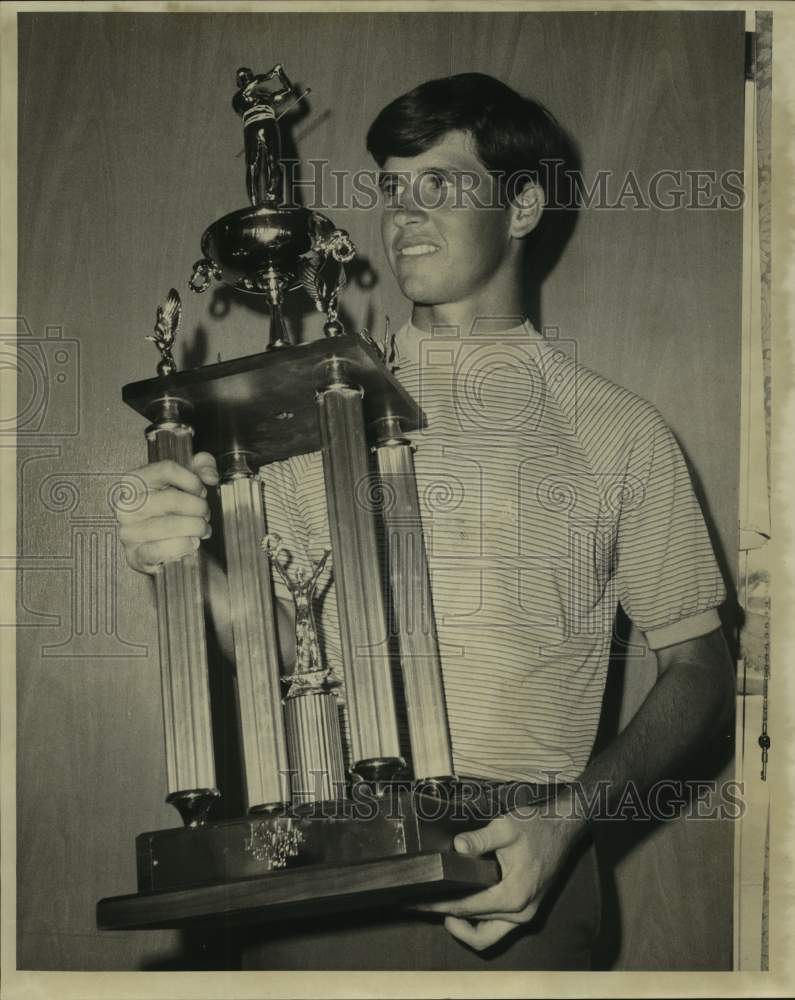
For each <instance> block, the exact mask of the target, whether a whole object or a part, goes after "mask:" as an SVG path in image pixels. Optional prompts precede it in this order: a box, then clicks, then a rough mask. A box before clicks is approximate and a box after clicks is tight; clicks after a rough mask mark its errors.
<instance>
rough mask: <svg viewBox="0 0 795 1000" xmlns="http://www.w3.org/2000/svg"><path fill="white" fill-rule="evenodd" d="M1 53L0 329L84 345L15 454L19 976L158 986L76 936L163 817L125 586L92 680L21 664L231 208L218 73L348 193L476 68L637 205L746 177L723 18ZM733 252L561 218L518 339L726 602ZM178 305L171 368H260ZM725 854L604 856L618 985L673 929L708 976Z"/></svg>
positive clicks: (152, 672)
mask: <svg viewBox="0 0 795 1000" xmlns="http://www.w3.org/2000/svg"><path fill="white" fill-rule="evenodd" d="M19 29H20V32H19V33H20V49H19V50H20V74H21V76H20V90H19V157H20V169H19V219H18V223H19V302H20V312H21V313H22V314H24V316H25V317H26V319H27V321H28V322H29V323H30V326H31V329H32V330H33V332H34V334H35V336H36V337H39V338H43V337H44V332H45V328H46V327H47V326H48V325H56V326H57V325H60V326H61V327H62V328H63V337H64V338H66V339H68V340H70V350H73V349H76V348H79V380H78V383H77V384H78V385H79V388H80V390H81V393H82V394H81V397H80V403H79V405H78V404H77V403H75V404H74V406H75V407H76V410H77V416H78V418H79V427H78V431H79V433H77V434H75V435H73V436H60V435H59V434H58V433H57V431H58V430H59V428H56V433H55V434H52V435H49V436H47V435H39V436H38V437H36V436H33V437H29V438H27V439H26V443H25V446H24V447H22V448H20V476H19V482H20V539H19V545H20V553H21V556H22V565H23V567H25V568H24V570H23V572H22V573H21V575H20V583H19V592H20V601H21V605H22V606H21V608H20V622H21V623H26V624H23V627H21V628H20V629H19V631H18V642H19V680H18V699H19V702H18V780H19V797H18V827H19V844H18V879H19V889H20V892H19V912H18V926H17V933H18V942H19V964H20V966H22V967H25V968H41V969H44V968H86V969H88V968H95V969H111V968H129V969H135V968H140V967H144V966H146V967H156V966H157V965H158V963H159V962H167V961H169V960H171V959H172V958H173V956H174V954H175V952H176V951H177V950H178V947H179V939H178V938H177V936H176V935H175V934H174V933H173V932H168V931H158V932H145V933H118V934H116V933H114V934H111V935H109V936H103V935H101V934H100V933H99V932H98V931H96V929H95V927H94V904H95V902H96V900H97V899H98V898H100V897H101V896H106V895H108V894H113V893H123V892H126V891H129V890H130V888H131V887H132V886H133V885H134V884H135V852H134V847H133V842H134V836H135V835H136V834H137V833H138V832H140V831H142V830H146V829H158V828H162V827H166V826H169V825H173V824H174V816H173V810H172V809H171V808H170V807H167V806H165V805H164V804H163V798H164V795H165V764H164V759H163V749H162V717H161V709H160V696H159V690H158V662H157V652H156V640H155V636H156V624H155V613H154V606H153V602H152V596H151V591H150V581H148V580H145V579H143V578H141V577H138V576H135V575H134V574H132V573H130V572H129V571H127V570H126V568H125V567H124V566H123V565H122V561H123V560H122V559H121V557H119V556H115V558H117V559H118V560H119V562H118V565H115V566H114V567H113V568H114V570H115V572H114V573H113V574H112V577H113V579H112V586H113V587H114V588H115V590H114V593H115V596H116V606H117V608H118V615H117V620H116V623H115V635H116V638H117V639H118V643H117V644H116V646H115V647H114V651H113V653H112V655H108V654H107V650H106V647H105V646H102V647H100V646H98V645H95V646H89V647H87V648H86V649H85V652H84V655H82V656H81V657H79V658H75V657H65V656H62V655H60V654H57V653H55V650H54V649H50V650H49V651H47V650H45V648H44V647H46V646H48V645H53V646H54V645H56V644H58V643H63V642H66V641H67V640H68V639H69V638H70V636H71V634H72V631H73V622H72V620H71V612H70V607H71V597H70V594H71V588H72V587H73V585H74V584H73V571H74V559H73V555H72V552H71V547H70V546H71V541H70V539H71V531H72V530H73V528H74V518H75V517H83V516H84V517H88V518H93V519H95V520H96V519H100V518H102V517H107V516H108V513H109V512H108V509H107V504H106V502H105V499H104V494H105V487H106V486H107V484H108V482H109V480H111V479H112V478H113V477H115V476H118V475H119V474H120V473H122V472H124V471H126V470H128V469H131V468H134V467H136V466H137V465H139V464H140V463H141V462H142V461H143V460H144V453H143V449H142V446H141V431H142V429H143V420H142V419H141V420H138V419H137V418H136V417H135V416H134V415H133V414H131V413H130V412H129V411H128V410H127V408H126V407H124V406H123V404H122V403H121V400H120V387H121V385H122V384H123V383H125V382H127V381H131V380H133V379H136V378H145V377H149V376H151V375H153V374H154V366H155V363H156V360H157V358H156V352H155V351H154V349H153V348H152V346H151V345H147V344H146V343H145V342H144V341H143V336H144V335H145V334H147V333H149V332H151V329H152V326H153V323H154V318H155V307H156V305H157V303H158V302H160V301H161V300H162V297H163V295H164V293H165V292H166V291H167V289H168V288H169V287H171V286H172V285H173V286H175V287H178V288H180V289H181V290H184V288H185V285H184V282H186V281H187V278H188V275H189V273H190V269H191V265H192V263H193V261H194V260H196V259H197V258H198V256H199V255H200V254H199V239H200V235H201V233H202V231H203V229H204V227H205V226H206V225H207V224H209V223H210V222H211V221H212V220H214V219H216V218H218V217H219V216H220V215H222V214H223V213H225V212H227V211H231V210H234V209H236V208H239V207H241V206H242V205H243V204H244V203H245V188H244V181H243V161H242V157H240V156H239V155H238V154H239V152H240V150H241V149H242V130H241V127H240V122H239V120H238V119H237V116H236V115H234V113H233V112H232V111H231V108H230V106H229V102H230V99H231V96H232V93H233V91H234V89H235V87H234V74H235V70H236V69H237V67H238V66H241V65H249V66H252V67H253V68H255V69H256V70H261V69H266V68H268V67H269V66H270V65H271V64H272V63H273V62H276V61H277V60H278V61H281V62H283V63H284V65H285V66H286V68H287V71H288V73H289V74H290V76H291V77H292V79H293V80H295V81H296V82H297V83H298V84H302V85H308V86H311V87H312V88H313V93H312V95H310V98H309V100H308V103H307V113H306V114H305V116H304V117H301V118H300V119H299V120H297V121H296V124H295V127H294V129H293V131H292V135H293V136H294V138H295V149H296V151H297V152H298V154H300V157H301V159H302V160H303V161H304V164H305V165H306V163H307V162H308V161H309V160H310V159H312V158H321V157H322V158H326V159H328V161H329V164H330V166H331V167H333V168H334V169H339V170H348V171H350V170H355V169H358V168H360V167H368V168H369V167H370V166H371V164H369V162H368V159H367V156H366V152H365V148H364V134H365V132H366V128H367V126H368V124H369V122H370V121H371V119H372V117H373V116H374V114H375V113H376V112H377V111H378V110H379V109H380V107H381V106H382V105H383V104H384V103H385V102H386V101H387V100H389V99H391V98H393V97H395V96H397V95H398V94H400V93H402V92H404V91H405V90H406V89H407V88H409V87H410V86H413V85H415V84H417V83H419V82H421V81H422V80H424V79H428V78H430V77H433V76H437V75H444V74H447V73H449V72H459V71H464V70H483V71H486V72H491V73H494V74H495V75H497V76H501V77H503V78H504V79H506V80H507V82H509V83H511V84H512V85H514V86H515V87H517V88H518V89H520V90H522V91H523V92H525V93H528V94H532V95H534V96H536V97H538V98H539V99H540V100H542V101H544V102H545V103H546V104H547V105H548V106H549V108H550V109H551V110H552V111H553V113H554V114H555V115H556V116H558V117H559V119H560V120H561V121H562V122H563V123H564V124H565V125H566V126H567V127H568V129H569V130H570V131H571V132H572V133H573V134H574V135H575V136H576V138H577V140H578V142H579V145H580V147H581V149H582V155H583V161H584V164H585V170H586V174H587V176H589V177H592V176H593V174H594V173H595V172H596V171H597V170H599V169H606V170H611V171H613V172H614V174H615V176H616V177H619V178H620V177H623V176H624V175H625V174H626V173H627V172H628V171H629V170H633V171H635V172H636V173H637V174H638V176H639V177H641V179H642V183H645V182H646V181H647V180H648V178H649V176H650V175H651V174H653V173H654V172H655V171H657V170H661V169H673V170H688V169H689V170H712V169H714V170H718V171H722V170H727V169H732V168H736V169H738V170H739V169H741V168H742V162H743V156H742V102H743V85H742V66H743V38H742V33H743V16H742V13H705V12H700V13H681V12H674V11H664V12H658V11H649V12H643V13H641V14H636V13H611V14H596V13H558V12H553V13H546V14H545V13H520V12H514V13H510V14H496V13H482V14H477V15H472V14H467V15H463V14H452V13H449V12H440V13H430V14H422V15H420V14H417V13H405V12H404V13H390V14H386V13H356V14H353V13H349V14H344V15H325V14H324V15H319V14H308V13H307V14H300V13H278V14H273V13H270V14H216V15H208V14H199V13H196V14H180V15H153V14H136V13H115V14H112V15H111V14H94V13H84V12H69V13H59V14H50V13H42V12H37V13H23V14H21V15H20V17H19ZM328 214H329V215H330V216H331V218H332V219H333V220H334V221H335V222H336V223H337V224H338V225H340V226H342V227H344V228H347V229H348V230H349V231H350V232H351V234H352V236H353V238H354V239H355V241H356V242H357V244H358V245H359V248H360V251H361V256H362V258H363V260H364V262H365V264H366V265H367V266H365V265H362V266H361V267H360V268H359V269H358V270H355V271H354V272H353V274H352V276H351V282H350V286H349V288H348V290H346V293H345V295H344V297H343V307H344V318H345V321H346V324H347V325H348V327H349V328H350V329H354V328H356V327H359V326H367V327H368V328H369V329H370V330H371V331H373V332H374V333H376V334H378V335H380V334H381V332H382V330H383V324H384V317H385V316H386V315H389V316H390V317H391V320H392V323H393V325H396V324H397V325H399V324H400V322H401V321H402V319H403V318H404V317H405V315H406V306H405V303H404V302H403V300H402V299H401V296H400V294H399V292H398V291H397V289H396V287H395V284H394V282H393V280H392V278H391V277H390V275H389V273H388V269H387V267H386V264H385V263H384V262H383V258H382V256H381V251H380V246H379V236H378V228H379V227H378V220H377V215H376V213H375V212H373V211H367V210H358V211H354V210H353V209H351V208H340V209H337V208H336V207H329V209H328ZM740 239H741V215H740V213H739V212H737V211H727V210H724V211H711V210H685V209H682V210H678V211H669V212H661V211H656V210H643V209H638V210H632V209H630V208H627V209H625V210H596V209H593V210H590V211H587V212H585V211H584V212H582V213H581V214H580V218H579V220H578V223H577V226H576V229H575V232H574V235H573V238H572V240H571V241H570V243H569V244H568V246H567V247H566V250H565V252H564V254H563V256H562V258H561V260H560V261H559V264H558V266H557V268H556V269H555V270H554V271H553V273H552V274H551V275H550V276H549V277H548V279H547V280H546V282H545V283H544V286H543V288H542V292H541V295H540V316H539V317H538V319H539V321H540V322H541V323H542V324H544V325H547V326H550V327H556V328H557V329H558V335H559V336H560V337H561V338H570V339H573V340H575V341H576V346H577V351H578V354H579V357H580V359H581V360H582V361H584V362H585V363H586V364H588V365H590V366H591V367H593V368H595V369H597V370H598V371H600V372H602V373H604V374H606V375H608V376H609V377H611V378H613V379H614V380H616V381H618V382H620V383H622V384H625V385H626V386H628V387H629V388H631V389H634V390H636V391H638V392H639V393H640V394H641V395H643V396H645V397H647V398H649V399H650V400H651V401H652V402H654V403H655V404H657V406H658V407H659V408H660V409H661V411H662V413H663V415H664V416H665V417H666V419H667V420H668V421H669V422H670V423H671V425H672V426H673V429H674V431H675V432H676V434H677V436H678V437H679V439H680V441H681V443H682V444H683V446H684V449H685V451H686V453H687V455H688V457H689V459H690V462H691V465H692V467H693V469H694V471H695V474H696V477H697V480H698V482H699V484H700V490H701V493H702V495H703V497H704V501H705V506H706V510H707V513H708V517H709V520H710V524H711V527H712V528H713V531H714V538H715V540H716V543H717V544H718V547H719V550H720V551H721V553H722V560H723V565H724V567H725V570H726V575H727V578H728V579H729V581H731V578H732V575H733V573H734V563H735V555H734V553H735V549H736V537H735V536H736V522H737V480H738V461H737V452H738V448H737V442H738V427H739V404H738V393H739V345H740V336H739V329H740V327H739V308H740V298H739V296H740V262H741V257H740ZM183 299H184V315H183V333H182V334H181V343H179V342H178V344H177V352H176V357H177V361H178V363H179V364H180V366H181V367H182V366H191V365H196V364H201V363H203V362H207V361H215V360H216V356H217V354H218V353H220V354H221V355H222V356H223V357H224V358H229V357H234V356H237V355H242V354H251V353H254V352H256V351H259V350H261V349H262V348H263V346H264V343H265V340H266V320H265V317H264V316H263V314H262V312H261V311H259V310H258V309H257V308H254V307H253V306H252V305H250V304H247V303H246V302H245V300H243V299H242V298H240V297H239V296H233V295H230V294H228V293H226V292H225V291H224V290H223V289H220V288H218V289H214V290H213V291H210V292H208V293H207V294H206V295H205V296H203V297H193V296H190V297H189V296H188V293H187V292H186V293H185V295H184V296H183ZM293 328H294V329H296V330H297V332H299V333H300V334H302V335H303V336H304V338H307V339H308V338H311V337H314V336H317V335H319V333H320V318H319V317H318V316H317V314H315V313H314V312H313V310H312V309H311V307H310V306H309V305H307V307H306V308H305V309H303V310H298V316H297V319H294V320H293ZM53 399H55V397H53ZM60 430H63V428H60ZM54 473H58V474H63V475H72V476H73V477H75V476H78V475H79V476H80V477H81V478H79V479H77V480H76V481H77V483H78V485H79V494H80V502H81V507H80V508H78V509H77V510H75V511H71V512H70V511H68V510H58V509H51V507H48V506H47V505H46V504H44V503H43V501H42V494H41V492H40V489H41V487H42V484H43V483H44V481H45V480H46V478H47V476H49V475H52V474H54ZM730 617H731V616H730ZM92 641H93V640H92ZM92 650H93V652H92ZM102 650H104V651H102ZM98 651H99V655H97V653H98ZM62 652H63V650H62ZM631 668H632V669H628V670H627V672H626V684H625V687H626V692H625V693H626V697H627V699H628V704H637V703H638V701H639V700H640V698H641V697H642V693H643V690H644V685H645V684H646V682H647V676H646V672H645V670H644V668H643V666H642V664H641V661H636V662H633V663H632V664H631ZM695 841H698V843H699V844H700V845H701V846H699V847H697V848H695V849H693V848H692V844H693V843H694V842H695ZM730 851H731V836H730V831H729V832H728V833H727V832H726V831H723V830H721V829H719V828H718V826H717V825H716V824H710V825H707V824H689V825H687V826H681V827H676V828H675V825H674V824H671V825H668V826H666V827H664V828H661V829H660V830H659V831H658V832H657V834H656V835H655V837H654V838H653V839H651V840H649V841H647V842H646V843H645V844H642V845H639V846H638V847H636V849H635V850H634V851H633V852H632V853H630V854H629V855H627V857H626V858H625V859H624V860H623V861H622V865H621V869H620V870H619V871H618V872H617V877H618V880H619V891H620V895H621V902H622V910H623V913H622V927H623V930H624V937H623V941H622V943H621V945H620V947H619V948H618V949H617V952H616V955H615V956H614V959H613V960H614V962H615V963H616V964H617V965H618V966H624V967H633V968H638V967H645V968H652V967H657V968H663V967H671V966H672V965H674V964H676V963H677V962H679V961H682V960H685V961H687V960H692V959H693V953H694V951H695V949H696V944H695V942H696V941H697V937H696V934H694V933H691V928H698V934H703V937H702V939H701V942H700V946H699V948H700V953H699V955H698V956H697V957H698V961H699V962H702V963H704V964H705V965H707V966H710V965H711V966H712V967H716V965H720V964H721V963H725V961H726V960H727V948H728V941H729V940H730V939H729V938H727V935H726V933H725V931H726V927H725V923H724V921H723V917H724V916H725V915H726V914H727V913H728V912H729V908H730V905H731V893H730V891H729V889H728V888H727V886H728V879H729V878H730V872H731V863H730V862H731V859H730ZM43 858H46V859H47V863H46V864H43V863H42V859H43ZM707 859H709V869H710V877H709V879H705V878H704V871H703V867H704V865H705V864H706V863H707ZM652 872H658V873H659V876H655V877H652V876H651V873H652ZM707 886H708V889H709V891H707ZM710 927H711V928H713V929H712V930H710V929H709V928H710Z"/></svg>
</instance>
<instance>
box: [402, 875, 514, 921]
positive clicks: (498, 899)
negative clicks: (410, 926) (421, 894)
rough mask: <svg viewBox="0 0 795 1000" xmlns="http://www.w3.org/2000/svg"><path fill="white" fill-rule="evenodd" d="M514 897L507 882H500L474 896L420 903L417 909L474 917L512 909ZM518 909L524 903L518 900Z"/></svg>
mask: <svg viewBox="0 0 795 1000" xmlns="http://www.w3.org/2000/svg"><path fill="white" fill-rule="evenodd" d="M513 903H514V900H513V898H512V897H511V895H510V890H509V888H508V887H507V886H506V884H505V882H498V883H497V885H491V886H489V888H488V889H484V890H483V891H482V892H476V893H474V895H472V896H465V897H464V898H463V899H443V900H438V901H437V902H435V903H418V904H417V906H416V909H418V910H424V911H425V912H426V913H449V914H452V915H453V916H455V917H474V916H480V915H481V914H483V913H493V912H498V911H499V912H505V911H510V909H511V906H512V904H513ZM516 903H517V905H516V908H517V910H518V909H519V908H520V906H521V905H522V904H521V903H520V902H519V901H516Z"/></svg>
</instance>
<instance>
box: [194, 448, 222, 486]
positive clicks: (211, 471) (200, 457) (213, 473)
mask: <svg viewBox="0 0 795 1000" xmlns="http://www.w3.org/2000/svg"><path fill="white" fill-rule="evenodd" d="M193 471H194V472H195V473H196V475H197V476H198V477H199V478H200V479H201V481H202V482H203V483H205V484H206V485H207V486H217V485H218V481H219V478H220V477H219V475H218V466H217V464H216V462H215V457H214V456H213V455H211V454H210V453H209V451H197V452H196V454H195V455H194V456H193Z"/></svg>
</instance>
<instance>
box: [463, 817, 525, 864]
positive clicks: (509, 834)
mask: <svg viewBox="0 0 795 1000" xmlns="http://www.w3.org/2000/svg"><path fill="white" fill-rule="evenodd" d="M517 836H518V832H517V829H516V827H515V826H514V824H513V823H512V822H511V820H510V818H509V817H508V816H498V817H497V819H493V820H492V821H491V823H488V824H487V825H486V826H484V827H481V829H480V830H468V831H467V832H466V833H459V835H458V836H457V837H456V838H455V840H454V841H453V846H454V847H455V849H456V850H457V851H458V852H459V854H472V855H477V854H486V853H487V852H488V851H496V850H497V849H498V848H500V847H507V846H508V844H511V843H513V841H514V840H516V838H517Z"/></svg>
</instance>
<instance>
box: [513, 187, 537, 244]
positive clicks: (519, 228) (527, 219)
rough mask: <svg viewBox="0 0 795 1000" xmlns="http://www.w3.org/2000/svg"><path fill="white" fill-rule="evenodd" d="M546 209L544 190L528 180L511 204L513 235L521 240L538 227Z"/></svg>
mask: <svg viewBox="0 0 795 1000" xmlns="http://www.w3.org/2000/svg"><path fill="white" fill-rule="evenodd" d="M543 211H544V191H543V189H542V188H541V187H540V185H538V184H533V183H532V181H528V182H527V184H525V186H524V187H523V188H522V190H521V191H520V192H519V193H518V194H517V195H516V196H515V197H514V200H513V204H512V205H511V236H512V237H513V238H514V239H516V240H520V239H522V238H523V237H524V236H527V234H528V233H532V231H533V230H534V229H535V228H536V226H537V225H538V223H539V222H540V221H541V216H542V214H543Z"/></svg>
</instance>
